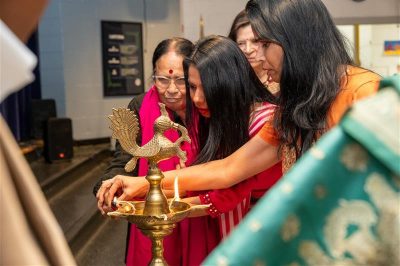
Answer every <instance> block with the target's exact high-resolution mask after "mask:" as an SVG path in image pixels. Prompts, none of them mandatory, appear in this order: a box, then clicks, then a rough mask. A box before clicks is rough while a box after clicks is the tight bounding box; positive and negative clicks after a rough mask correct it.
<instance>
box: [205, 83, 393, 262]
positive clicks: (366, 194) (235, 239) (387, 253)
mask: <svg viewBox="0 0 400 266" xmlns="http://www.w3.org/2000/svg"><path fill="white" fill-rule="evenodd" d="M380 87H381V89H380V90H379V92H378V93H377V94H376V95H375V96H373V97H370V98H367V99H365V100H363V101H360V102H358V103H356V104H355V105H354V106H353V107H352V109H351V110H350V111H349V112H348V113H347V114H346V116H345V117H344V119H343V120H342V121H341V123H340V125H339V126H337V127H335V128H334V129H333V130H331V131H330V132H329V133H327V134H326V135H325V136H324V137H323V138H321V139H320V141H318V142H317V144H316V145H315V146H314V147H313V148H312V149H311V150H310V151H309V152H308V153H307V154H305V155H304V156H303V157H302V159H301V160H299V161H298V162H297V163H296V164H295V165H294V167H293V168H292V169H291V171H290V172H289V173H288V174H287V175H285V176H284V177H283V178H282V179H281V180H280V181H279V183H278V184H277V185H276V186H275V187H274V188H273V189H272V190H270V192H269V193H267V194H266V195H265V196H264V197H263V198H262V199H261V201H260V202H259V203H258V204H257V205H256V207H255V208H254V209H253V210H252V211H251V212H250V213H249V214H248V215H247V216H246V218H245V219H244V220H243V221H242V223H241V224H240V225H239V226H238V227H237V228H236V230H235V231H234V232H233V233H232V234H231V235H230V237H229V238H228V239H226V240H225V241H224V242H223V243H222V244H221V245H220V246H219V247H218V248H217V249H216V250H215V251H214V252H213V253H212V254H210V256H209V257H208V258H207V259H206V261H205V262H204V263H203V265H213V266H214V265H257V266H261V265H265V266H277V265H290V266H296V265H382V266H383V265H400V255H399V254H400V76H393V77H391V78H388V79H385V80H383V81H382V83H381V86H380Z"/></svg>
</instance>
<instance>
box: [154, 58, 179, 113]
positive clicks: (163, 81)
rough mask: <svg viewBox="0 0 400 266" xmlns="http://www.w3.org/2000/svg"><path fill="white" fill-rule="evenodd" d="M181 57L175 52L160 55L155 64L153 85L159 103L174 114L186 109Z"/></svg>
mask: <svg viewBox="0 0 400 266" xmlns="http://www.w3.org/2000/svg"><path fill="white" fill-rule="evenodd" d="M182 63H183V57H182V56H180V55H177V54H176V53H175V52H168V53H166V54H164V55H162V56H161V57H160V58H159V59H158V60H157V62H156V69H155V70H154V84H155V85H156V87H157V91H158V95H159V97H160V101H161V102H162V103H164V104H165V106H166V107H167V108H169V109H170V110H172V111H174V112H179V111H183V110H185V108H186V98H185V97H186V88H185V79H184V74H183V66H182Z"/></svg>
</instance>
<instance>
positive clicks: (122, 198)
mask: <svg viewBox="0 0 400 266" xmlns="http://www.w3.org/2000/svg"><path fill="white" fill-rule="evenodd" d="M127 197H128V195H126V194H125V192H124V193H122V194H121V195H120V196H119V197H118V200H125V199H126V198H127Z"/></svg>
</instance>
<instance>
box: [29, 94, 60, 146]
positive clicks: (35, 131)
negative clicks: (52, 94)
mask: <svg viewBox="0 0 400 266" xmlns="http://www.w3.org/2000/svg"><path fill="white" fill-rule="evenodd" d="M51 117H57V112H56V102H55V101H54V99H43V100H36V99H33V100H31V137H32V138H34V139H43V132H44V127H45V123H46V121H47V119H49V118H51Z"/></svg>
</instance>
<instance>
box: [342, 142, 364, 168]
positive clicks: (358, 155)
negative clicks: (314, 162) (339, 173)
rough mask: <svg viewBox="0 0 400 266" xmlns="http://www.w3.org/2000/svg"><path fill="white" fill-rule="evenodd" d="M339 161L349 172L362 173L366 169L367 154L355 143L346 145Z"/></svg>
mask: <svg viewBox="0 0 400 266" xmlns="http://www.w3.org/2000/svg"><path fill="white" fill-rule="evenodd" d="M340 161H341V162H342V163H343V164H344V165H345V167H346V168H347V169H348V170H350V171H359V172H363V171H365V170H366V169H367V165H368V154H367V152H366V151H365V150H364V149H363V147H361V146H360V145H358V144H356V143H352V144H348V145H346V146H345V147H344V148H343V150H342V153H341V156H340Z"/></svg>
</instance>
